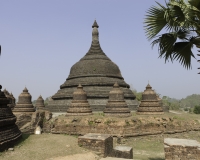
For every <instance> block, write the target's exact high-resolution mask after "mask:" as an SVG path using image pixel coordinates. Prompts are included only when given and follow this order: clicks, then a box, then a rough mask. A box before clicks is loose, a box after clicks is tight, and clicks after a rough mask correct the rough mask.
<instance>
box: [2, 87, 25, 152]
mask: <svg viewBox="0 0 200 160" xmlns="http://www.w3.org/2000/svg"><path fill="white" fill-rule="evenodd" d="M1 89H2V86H1V85H0V151H3V150H5V149H7V148H9V147H13V145H14V144H15V142H16V141H18V140H19V139H20V138H21V135H22V134H21V131H20V130H19V128H18V127H17V125H16V124H15V122H16V117H15V115H14V114H13V113H12V110H11V108H10V107H8V104H9V99H8V98H7V97H6V96H5V94H4V92H2V91H1Z"/></svg>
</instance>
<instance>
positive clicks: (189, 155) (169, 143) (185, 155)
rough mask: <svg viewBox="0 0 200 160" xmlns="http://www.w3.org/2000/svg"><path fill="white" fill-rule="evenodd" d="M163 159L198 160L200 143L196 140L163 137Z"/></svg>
mask: <svg viewBox="0 0 200 160" xmlns="http://www.w3.org/2000/svg"><path fill="white" fill-rule="evenodd" d="M164 150H165V160H173V159H177V160H179V159H180V160H199V159H200V143H199V142H197V141H196V140H189V139H177V138H165V139H164Z"/></svg>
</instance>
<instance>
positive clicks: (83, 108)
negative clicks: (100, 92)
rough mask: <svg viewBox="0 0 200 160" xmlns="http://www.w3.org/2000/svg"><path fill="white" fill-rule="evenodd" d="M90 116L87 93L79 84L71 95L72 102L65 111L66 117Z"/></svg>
mask: <svg viewBox="0 0 200 160" xmlns="http://www.w3.org/2000/svg"><path fill="white" fill-rule="evenodd" d="M91 114H92V110H91V108H90V105H89V103H88V101H87V93H86V92H85V91H84V90H83V87H82V86H81V84H79V85H78V87H77V90H76V91H74V93H73V100H72V101H71V104H70V106H69V108H68V109H67V114H66V116H85V115H91Z"/></svg>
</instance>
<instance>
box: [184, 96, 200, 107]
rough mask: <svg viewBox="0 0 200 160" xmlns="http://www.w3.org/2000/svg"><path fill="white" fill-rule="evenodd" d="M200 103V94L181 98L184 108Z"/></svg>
mask: <svg viewBox="0 0 200 160" xmlns="http://www.w3.org/2000/svg"><path fill="white" fill-rule="evenodd" d="M199 104H200V95H199V94H192V95H189V96H187V97H186V98H184V99H181V107H182V108H193V107H194V106H197V105H199Z"/></svg>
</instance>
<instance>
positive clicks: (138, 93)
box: [132, 90, 142, 101]
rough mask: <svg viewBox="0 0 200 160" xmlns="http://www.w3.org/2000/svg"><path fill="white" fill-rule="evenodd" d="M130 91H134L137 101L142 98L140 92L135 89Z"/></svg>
mask: <svg viewBox="0 0 200 160" xmlns="http://www.w3.org/2000/svg"><path fill="white" fill-rule="evenodd" d="M132 92H133V93H134V95H135V96H136V99H137V100H138V101H141V100H142V92H137V90H132Z"/></svg>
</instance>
